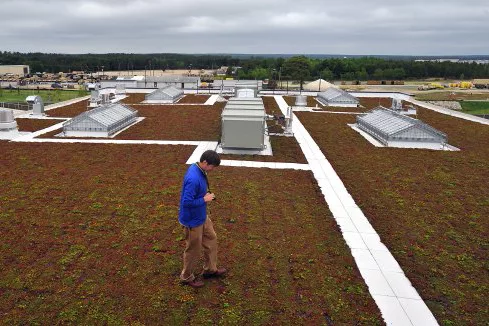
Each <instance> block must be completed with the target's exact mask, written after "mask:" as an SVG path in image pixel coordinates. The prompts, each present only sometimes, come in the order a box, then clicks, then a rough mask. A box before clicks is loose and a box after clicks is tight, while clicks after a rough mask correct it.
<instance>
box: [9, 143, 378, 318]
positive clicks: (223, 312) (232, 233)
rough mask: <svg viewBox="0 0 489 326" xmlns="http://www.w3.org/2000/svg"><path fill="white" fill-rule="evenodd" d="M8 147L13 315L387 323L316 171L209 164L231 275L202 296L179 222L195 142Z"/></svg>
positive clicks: (214, 210) (213, 209)
mask: <svg viewBox="0 0 489 326" xmlns="http://www.w3.org/2000/svg"><path fill="white" fill-rule="evenodd" d="M0 147H1V151H2V163H3V164H4V165H5V166H6V167H8V169H2V170H0V186H1V188H2V189H3V191H2V193H1V194H0V202H1V205H0V216H1V221H2V227H1V228H0V237H1V238H2V242H1V243H0V247H1V250H0V264H1V266H2V268H1V269H0V289H1V293H2V295H1V296H0V314H1V316H2V317H1V318H2V321H3V322H4V323H5V324H65V323H72V324H111V323H114V324H136V323H141V324H152V325H155V324H160V325H188V324H192V325H193V324H195V325H201V324H206V323H209V324H224V325H229V324H241V325H249V324H278V325H281V324H289V323H292V324H313V325H318V324H325V323H326V324H331V323H332V324H338V325H339V324H369V325H371V324H382V318H381V316H380V313H379V311H378V309H377V307H376V305H375V302H374V300H373V299H372V298H371V297H370V295H369V294H368V289H367V287H366V285H365V284H364V282H363V280H362V278H361V276H360V274H359V272H358V270H357V269H356V267H355V263H354V260H353V258H352V256H351V254H350V251H349V249H348V247H347V246H346V244H345V242H344V240H343V238H342V236H341V233H340V232H339V230H338V228H337V226H336V225H335V222H334V220H333V219H332V218H331V213H330V212H329V211H328V209H327V206H326V205H325V202H324V198H323V197H322V194H321V192H320V190H319V188H318V186H317V185H316V184H315V180H314V178H313V175H312V174H311V173H310V172H306V171H294V170H270V169H249V168H248V169H247V168H233V167H224V166H223V167H220V168H219V169H217V170H215V171H213V173H212V175H210V179H211V183H212V185H213V190H214V192H215V193H216V195H217V200H216V201H215V202H212V203H211V206H210V207H209V209H210V216H211V218H212V219H213V221H214V224H215V228H216V231H217V233H218V235H219V243H220V263H221V265H222V266H225V267H227V268H228V269H229V275H228V276H227V277H226V278H224V279H222V280H209V281H207V282H206V287H205V288H203V289H200V290H198V291H197V290H194V289H192V288H190V287H183V286H181V285H179V282H178V275H179V272H180V269H181V267H182V266H181V255H182V251H183V247H184V243H183V241H182V239H183V232H182V228H181V226H180V225H179V224H178V221H177V214H178V201H179V193H180V187H181V180H182V177H183V174H184V173H185V170H186V169H187V165H185V161H186V160H187V158H188V157H189V156H190V155H191V153H192V151H193V150H194V149H195V147H192V146H157V145H113V144H111V145H109V144H107V145H94V144H52V143H49V144H47V143H35V144H34V143H32V144H28V143H9V142H0ZM277 187H280V191H276V189H277ZM298 189H300V192H299V191H298ZM291 199H293V200H291ZM40 203H42V204H40Z"/></svg>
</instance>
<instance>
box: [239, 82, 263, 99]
mask: <svg viewBox="0 0 489 326" xmlns="http://www.w3.org/2000/svg"><path fill="white" fill-rule="evenodd" d="M234 96H236V97H238V98H253V97H257V96H258V83H255V82H250V81H246V82H237V83H236V85H235V86H234Z"/></svg>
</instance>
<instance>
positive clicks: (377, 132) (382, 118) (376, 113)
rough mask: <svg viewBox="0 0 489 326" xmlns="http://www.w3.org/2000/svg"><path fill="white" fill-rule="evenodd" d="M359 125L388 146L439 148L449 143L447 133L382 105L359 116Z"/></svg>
mask: <svg viewBox="0 0 489 326" xmlns="http://www.w3.org/2000/svg"><path fill="white" fill-rule="evenodd" d="M357 126H358V127H359V128H360V129H361V130H363V131H365V132H366V133H368V134H369V135H371V136H372V137H374V138H375V139H377V140H378V141H379V142H381V143H382V144H383V145H385V146H388V147H405V148H417V147H421V148H432V149H439V148H440V147H443V146H444V145H445V144H446V143H447V135H446V134H444V133H442V132H440V131H438V130H436V129H434V128H433V127H430V126H428V125H427V124H425V123H423V122H421V121H420V120H417V119H414V118H411V117H407V116H405V115H401V114H399V113H397V112H395V111H393V110H390V109H386V108H384V107H382V106H379V107H377V108H375V109H373V110H372V111H370V112H368V113H366V114H364V115H361V116H357Z"/></svg>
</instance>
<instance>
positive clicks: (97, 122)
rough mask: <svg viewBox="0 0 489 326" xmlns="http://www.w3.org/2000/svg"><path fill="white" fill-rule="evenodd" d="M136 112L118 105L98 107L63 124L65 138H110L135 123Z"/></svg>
mask: <svg viewBox="0 0 489 326" xmlns="http://www.w3.org/2000/svg"><path fill="white" fill-rule="evenodd" d="M137 115H138V111H136V110H134V109H132V108H130V107H128V106H126V105H124V104H120V103H113V104H108V105H103V106H99V107H98V108H95V109H92V110H90V111H86V112H83V113H82V114H80V115H78V116H76V117H74V118H73V119H71V120H69V121H67V122H65V123H64V124H63V133H64V135H65V136H67V137H110V136H112V135H113V134H115V133H116V132H118V131H120V130H122V129H124V128H125V127H127V126H129V125H131V124H133V123H134V122H136V121H137Z"/></svg>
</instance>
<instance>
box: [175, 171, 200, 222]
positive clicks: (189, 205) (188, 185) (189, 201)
mask: <svg viewBox="0 0 489 326" xmlns="http://www.w3.org/2000/svg"><path fill="white" fill-rule="evenodd" d="M206 193H207V180H206V177H205V175H204V173H203V171H202V170H201V169H200V168H199V167H198V166H197V164H192V165H190V167H189V168H188V170H187V173H185V177H184V178H183V185H182V193H181V197H180V209H179V211H178V221H179V222H180V224H182V225H184V226H187V227H190V228H193V227H196V226H199V225H202V224H204V222H205V219H206V216H207V203H206V202H205V201H204V196H205V194H206Z"/></svg>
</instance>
